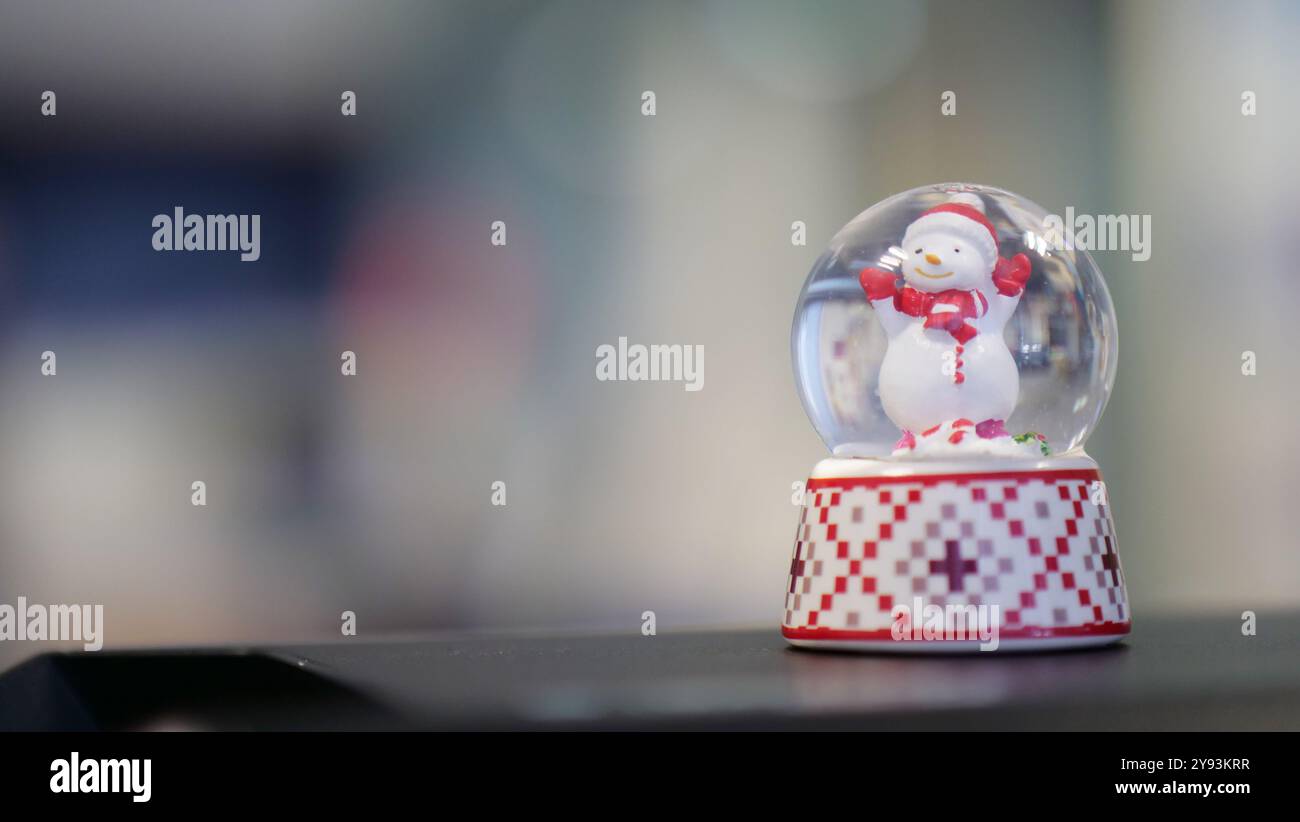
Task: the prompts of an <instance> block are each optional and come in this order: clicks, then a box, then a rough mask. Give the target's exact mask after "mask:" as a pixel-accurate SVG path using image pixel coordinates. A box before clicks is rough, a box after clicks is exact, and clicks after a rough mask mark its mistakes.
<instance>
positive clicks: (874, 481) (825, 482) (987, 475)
mask: <svg viewBox="0 0 1300 822" xmlns="http://www.w3.org/2000/svg"><path fill="white" fill-rule="evenodd" d="M1099 479H1101V472H1100V471H1098V470H1097V469H1095V468H1073V469H1060V470H1055V471H984V472H979V473H971V474H913V475H911V476H905V477H822V478H819V479H810V480H808V485H807V489H808V490H809V491H816V490H818V489H821V488H875V487H877V486H880V485H898V484H899V483H904V482H911V483H920V484H921V485H925V486H930V485H939V484H941V483H948V482H956V483H962V482H969V481H971V480H1036V481H1039V482H1055V481H1056V480H1099Z"/></svg>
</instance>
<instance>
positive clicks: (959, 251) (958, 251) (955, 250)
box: [952, 248, 961, 254]
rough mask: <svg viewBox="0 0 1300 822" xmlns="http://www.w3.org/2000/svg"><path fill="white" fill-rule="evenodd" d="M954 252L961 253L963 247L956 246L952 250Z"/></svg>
mask: <svg viewBox="0 0 1300 822" xmlns="http://www.w3.org/2000/svg"><path fill="white" fill-rule="evenodd" d="M952 252H953V253H954V254H960V253H961V249H960V248H954V249H953V250H952Z"/></svg>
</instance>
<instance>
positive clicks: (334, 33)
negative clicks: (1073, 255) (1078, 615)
mask: <svg viewBox="0 0 1300 822" xmlns="http://www.w3.org/2000/svg"><path fill="white" fill-rule="evenodd" d="M1297 39H1300V6H1296V5H1295V4H1293V3H1292V4H1288V3H1281V2H1279V3H1259V2H1226V1H1225V2H1217V3H1174V2H1169V3H1160V2H1146V3H1094V2H1059V1H1058V2H1016V1H1012V0H1008V2H991V3H980V4H975V3H963V2H929V3H920V2H916V3H869V2H800V3H794V2H773V1H772V0H762V1H757V0H751V1H750V2H691V3H677V2H667V1H666V0H663V1H660V2H645V3H618V2H517V3H512V2H436V3H430V2H394V1H392V0H389V1H387V2H376V3H357V2H323V1H322V0H276V2H273V3H266V2H255V1H254V0H229V1H228V2H223V3H204V2H173V3H166V4H164V3H145V2H121V1H120V0H113V1H110V2H93V3H92V2H64V1H62V0H47V2H40V3H35V2H32V3H14V2H8V1H7V0H4V1H3V2H0V455H3V458H2V459H0V602H8V603H13V602H15V599H16V597H18V596H20V595H21V596H26V597H27V598H28V599H29V600H31V601H34V602H44V603H78V602H90V603H103V604H104V606H105V622H106V632H107V646H108V647H123V646H131V645H142V644H182V643H183V644H208V643H226V642H258V643H263V642H274V641H281V640H288V639H294V640H311V639H330V638H336V637H338V636H339V626H340V614H341V612H343V611H345V610H351V611H354V612H355V613H356V614H357V627H358V630H359V635H360V636H361V637H363V638H365V637H370V638H374V637H376V636H380V635H384V634H396V633H404V632H414V631H429V630H439V629H498V628H502V629H504V628H509V629H516V630H517V629H560V630H566V629H602V630H615V631H624V630H637V629H639V626H640V619H641V614H642V612H643V611H645V610H653V611H655V613H656V615H657V620H658V628H659V630H667V629H671V628H680V627H695V626H731V625H741V624H745V625H750V624H755V625H766V626H769V627H772V628H773V629H775V626H776V625H777V623H778V621H779V619H780V610H779V609H780V607H781V602H782V599H781V592H782V590H783V586H784V583H785V578H786V574H787V571H788V565H789V552H790V549H791V537H792V535H793V533H794V526H795V522H796V519H797V511H798V509H797V508H796V507H795V506H794V505H792V504H791V496H792V484H793V483H795V482H798V481H801V480H802V479H803V478H804V477H805V476H806V474H807V471H808V470H809V468H811V466H812V465H813V463H814V462H816V461H817V460H818V459H820V458H822V457H823V456H825V455H826V453H827V452H826V449H825V447H824V446H823V444H822V443H821V441H820V440H819V439H818V437H817V435H816V434H815V433H814V431H813V429H812V426H811V425H810V424H809V422H808V420H807V419H806V417H805V416H804V413H803V411H802V409H801V407H800V405H799V401H798V399H797V397H796V393H795V390H794V386H793V379H792V376H791V364H790V352H789V330H790V322H791V319H792V316H793V310H794V304H795V299H796V297H797V295H798V292H799V288H800V286H801V284H802V282H803V279H804V277H805V276H806V274H807V272H808V270H809V268H810V267H811V266H812V264H813V262H814V261H815V259H816V258H817V256H818V255H819V254H820V253H821V251H822V250H823V248H824V246H825V244H826V243H827V242H828V241H829V239H830V238H831V236H832V235H833V234H834V233H835V232H836V231H837V230H838V229H839V228H840V227H841V226H842V225H844V224H845V223H847V222H848V221H849V220H850V219H852V218H853V217H854V216H855V215H856V214H857V213H859V212H860V211H862V210H863V209H864V208H866V207H867V206H869V205H871V204H872V203H875V202H876V201H878V200H881V199H883V198H885V197H887V196H889V195H891V194H893V193H896V192H898V191H902V190H905V189H909V188H912V187H914V186H918V185H922V184H926V183H935V182H941V181H945V180H966V181H972V182H982V183H988V184H992V185H996V186H1000V187H1003V188H1007V189H1009V190H1011V191H1015V192H1018V193H1020V194H1023V195H1025V196H1027V197H1029V198H1031V199H1033V200H1035V201H1037V202H1038V203H1040V204H1042V205H1043V206H1045V207H1046V208H1047V209H1049V210H1051V211H1055V212H1057V213H1063V212H1064V209H1065V208H1066V207H1067V206H1073V207H1074V208H1075V210H1076V211H1077V212H1079V213H1088V214H1098V213H1107V214H1109V213H1114V214H1150V215H1152V238H1151V248H1152V256H1151V259H1150V260H1149V261H1147V262H1144V263H1134V262H1132V261H1131V259H1130V254H1129V253H1128V252H1101V253H1098V254H1096V255H1095V256H1096V259H1097V261H1098V263H1099V264H1100V265H1101V267H1102V270H1103V271H1104V272H1105V274H1106V276H1107V279H1108V282H1109V285H1110V289H1111V292H1112V295H1113V297H1114V301H1115V305H1116V308H1117V311H1118V315H1119V321H1120V338H1121V342H1120V367H1119V376H1118V381H1117V384H1116V386H1115V391H1114V395H1113V399H1112V401H1111V404H1110V406H1109V410H1108V412H1107V414H1106V415H1105V417H1103V419H1102V422H1101V425H1100V427H1099V429H1098V431H1097V433H1096V435H1095V436H1094V437H1093V438H1092V440H1091V441H1090V443H1089V451H1090V452H1091V453H1092V454H1093V456H1095V457H1096V458H1097V459H1098V460H1099V461H1100V463H1101V465H1102V467H1103V469H1104V471H1105V474H1106V477H1107V479H1108V482H1109V490H1110V498H1111V502H1112V505H1113V510H1114V512H1115V514H1116V516H1117V519H1118V528H1119V533H1120V539H1121V545H1122V552H1123V557H1124V564H1125V569H1126V573H1127V579H1128V586H1129V592H1130V595H1131V599H1132V601H1133V602H1134V604H1135V608H1134V610H1135V619H1136V620H1137V621H1138V623H1139V629H1140V621H1141V619H1142V617H1143V615H1144V614H1149V613H1155V612H1159V611H1170V610H1177V611H1194V610H1198V611H1199V610H1220V611H1231V612H1237V611H1241V610H1244V609H1259V610H1263V609H1269V608H1276V607H1288V606H1290V607H1294V606H1295V605H1297V603H1300V590H1298V583H1300V550H1297V539H1296V536H1295V529H1294V523H1295V513H1294V510H1295V503H1294V502H1293V500H1294V497H1295V495H1296V488H1297V487H1300V437H1298V436H1297V435H1296V433H1295V430H1294V429H1292V428H1291V426H1290V423H1289V422H1288V421H1287V420H1286V418H1285V417H1286V414H1287V413H1289V412H1290V410H1291V409H1293V408H1296V407H1297V404H1298V403H1300V383H1298V382H1297V368H1296V366H1295V365H1294V362H1293V360H1292V359H1291V356H1292V355H1291V354H1289V353H1288V352H1289V350H1290V347H1289V344H1287V342H1286V341H1285V340H1284V339H1283V337H1284V335H1285V334H1286V333H1287V328H1288V326H1287V323H1288V322H1289V321H1290V318H1291V315H1292V314H1293V313H1294V312H1293V311H1292V310H1291V309H1290V305H1289V301H1290V299H1292V298H1300V284H1298V281H1297V272H1296V264H1295V260H1296V256H1297V254H1300V231H1297V230H1296V222H1297V219H1296V213H1297V211H1298V210H1300V206H1297V204H1296V197H1295V191H1296V184H1297V182H1300V173H1298V172H1300V169H1298V168H1297V165H1298V164H1300V160H1298V159H1297V153H1296V152H1295V150H1294V146H1295V145H1296V144H1297V138H1300V107H1297V106H1296V105H1295V89H1296V87H1297V85H1298V84H1300V51H1297V50H1296V49H1295V47H1294V44H1295V42H1296V41H1297ZM47 89H48V90H53V91H55V92H56V93H57V106H58V109H57V111H58V113H57V116H55V117H43V116H41V114H40V98H41V93H42V92H43V91H44V90H47ZM344 90H351V91H355V92H356V94H357V111H358V116H356V117H343V116H341V115H340V95H341V93H342V92H343V91H344ZM646 90H652V91H654V92H655V94H656V103H657V113H656V116H654V117H644V116H642V114H641V95H642V92H643V91H646ZM948 90H951V91H954V92H955V93H956V96H957V116H955V117H944V116H941V114H940V102H941V101H940V95H941V94H942V93H943V92H944V91H948ZM1246 90H1249V91H1253V92H1254V93H1255V95H1256V97H1257V100H1258V103H1257V105H1258V114H1257V116H1253V117H1247V116H1243V115H1242V112H1241V106H1242V99H1241V95H1242V93H1243V91H1246ZM177 205H181V206H183V207H184V208H185V209H186V211H187V212H189V213H259V214H261V215H262V257H261V260H260V261H258V262H256V263H241V262H240V261H239V259H238V255H237V254H231V253H190V254H167V253H157V252H154V251H153V250H152V248H151V246H150V240H151V237H152V228H151V227H150V221H151V219H152V217H153V215H155V214H159V213H170V211H171V209H172V208H173V207H174V206H177ZM495 220H502V221H504V222H505V223H506V225H507V230H508V234H507V239H508V244H507V245H506V246H505V247H494V246H493V245H491V243H490V242H489V238H490V225H491V223H492V222H493V221H495ZM795 220H802V221H805V222H806V224H807V226H808V244H807V246H805V247H797V246H793V245H792V244H791V242H790V235H791V223H792V222H793V221H795ZM620 336H625V337H628V338H629V339H630V340H631V341H632V342H643V343H677V344H690V345H703V346H704V348H705V351H706V358H705V363H706V369H705V388H704V390H703V391H700V392H695V393H692V392H687V391H685V390H683V387H682V385H681V384H680V383H671V382H668V383H653V382H639V383H629V382H599V381H597V380H596V379H595V371H594V367H595V351H596V348H597V347H598V346H600V345H602V344H606V343H611V344H612V343H616V341H617V339H618V338H619V337H620ZM46 350H52V351H54V352H56V354H57V357H58V361H57V362H58V375H57V376H56V377H44V376H42V375H41V370H40V366H41V354H42V352H44V351H46ZM345 350H350V351H355V352H356V354H357V362H358V374H357V376H355V377H343V376H341V375H340V355H341V353H342V352H343V351H345ZM1244 351H1254V352H1256V355H1257V357H1258V374H1257V375H1256V376H1253V377H1246V376H1243V375H1242V373H1241V358H1242V354H1243V352H1244ZM195 480H202V481H204V482H206V483H207V502H208V504H207V506H206V507H201V508H200V507H194V506H192V505H191V504H190V496H191V483H193V482H194V481H195ZM497 481H501V482H504V483H505V484H506V489H507V504H506V505H505V506H504V507H497V506H493V505H492V503H491V488H492V483H494V482H497ZM48 649H49V646H48V645H43V644H39V643H17V642H8V643H0V667H4V666H7V665H8V664H11V663H13V662H15V661H17V659H18V658H21V657H25V656H29V655H32V654H35V653H38V652H41V651H44V650H48Z"/></svg>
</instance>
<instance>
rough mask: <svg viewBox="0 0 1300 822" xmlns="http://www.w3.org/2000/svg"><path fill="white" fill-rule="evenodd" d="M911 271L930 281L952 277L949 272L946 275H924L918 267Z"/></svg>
mask: <svg viewBox="0 0 1300 822" xmlns="http://www.w3.org/2000/svg"><path fill="white" fill-rule="evenodd" d="M912 270H913V271H915V272H916V273H917V274H920V275H921V276H922V277H925V278H927V279H931V280H942V279H943V278H944V277H951V276H952V272H951V271H949V272H948V273H947V274H926V273H925V272H924V271H922V270H921V269H920V268H919V267H917V268H913V269H912Z"/></svg>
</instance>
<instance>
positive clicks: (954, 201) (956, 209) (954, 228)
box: [903, 192, 998, 267]
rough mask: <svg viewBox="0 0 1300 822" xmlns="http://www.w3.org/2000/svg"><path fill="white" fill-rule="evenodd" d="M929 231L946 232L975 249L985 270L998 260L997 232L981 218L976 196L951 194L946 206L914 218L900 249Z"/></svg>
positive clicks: (981, 211) (978, 200) (981, 214)
mask: <svg viewBox="0 0 1300 822" xmlns="http://www.w3.org/2000/svg"><path fill="white" fill-rule="evenodd" d="M930 231H947V232H950V233H952V234H956V235H957V236H959V237H961V238H962V239H963V240H966V241H967V242H969V243H971V244H972V245H974V246H975V247H976V248H977V249H979V252H980V255H981V256H982V257H983V258H984V260H985V262H987V263H988V264H989V266H990V267H991V266H993V265H994V264H995V263H996V262H997V259H998V230H997V229H996V228H994V227H993V223H991V222H989V219H988V218H987V217H985V216H984V201H983V200H981V199H980V197H979V195H978V194H971V193H968V192H962V193H959V194H954V195H952V197H950V198H949V199H948V202H946V203H943V204H942V205H937V206H935V207H934V208H932V209H930V210H929V211H927V212H925V213H924V214H922V215H921V216H920V217H917V218H916V219H915V220H914V221H913V222H912V224H911V225H909V226H908V227H907V233H906V234H905V235H904V236H903V245H904V247H909V244H910V241H911V239H912V238H913V237H916V236H917V235H919V234H922V233H926V232H930Z"/></svg>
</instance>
